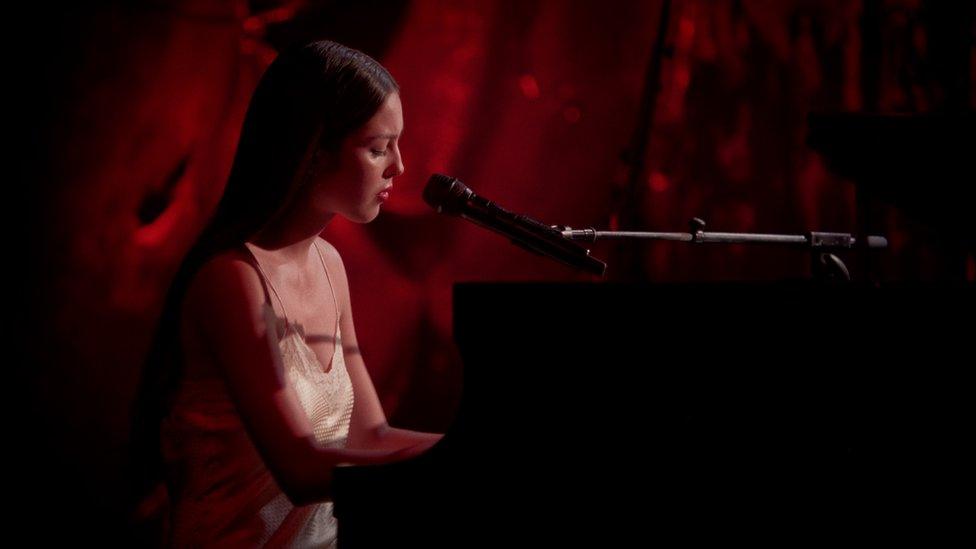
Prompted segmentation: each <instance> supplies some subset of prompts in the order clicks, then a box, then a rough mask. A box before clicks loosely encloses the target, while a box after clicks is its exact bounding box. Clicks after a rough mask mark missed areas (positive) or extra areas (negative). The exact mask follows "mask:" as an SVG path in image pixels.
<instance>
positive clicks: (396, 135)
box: [366, 130, 403, 139]
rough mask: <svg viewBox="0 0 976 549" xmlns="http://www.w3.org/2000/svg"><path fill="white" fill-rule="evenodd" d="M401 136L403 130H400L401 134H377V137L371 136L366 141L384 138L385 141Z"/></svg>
mask: <svg viewBox="0 0 976 549" xmlns="http://www.w3.org/2000/svg"><path fill="white" fill-rule="evenodd" d="M401 135H403V130H400V133H379V134H376V135H371V136H369V137H367V138H366V139H378V138H383V139H396V138H398V137H400V136H401Z"/></svg>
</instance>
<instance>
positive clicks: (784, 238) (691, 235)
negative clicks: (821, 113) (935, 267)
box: [552, 217, 888, 281]
mask: <svg viewBox="0 0 976 549" xmlns="http://www.w3.org/2000/svg"><path fill="white" fill-rule="evenodd" d="M688 225H689V228H690V232H687V233H667V232H637V231H597V230H595V229H593V228H589V229H573V228H572V227H567V226H564V225H553V226H552V228H553V229H556V230H557V231H559V232H560V233H561V234H562V235H563V237H564V238H566V239H568V240H582V241H586V242H596V240H597V239H602V240H621V239H642V240H671V241H675V242H691V243H693V244H779V245H786V246H793V247H801V248H806V249H808V250H810V260H811V269H812V271H813V275H814V278H815V279H817V280H842V281H850V280H851V274H850V271H849V270H848V269H847V266H846V265H845V264H844V262H843V261H841V259H840V258H839V257H837V256H836V255H834V254H833V253H831V252H833V251H837V250H848V249H852V248H854V247H855V246H856V245H857V242H856V239H855V237H854V236H853V235H851V234H850V233H828V232H822V231H811V232H808V233H806V234H756V233H719V232H705V230H704V229H705V222H704V221H703V220H702V219H700V218H698V217H695V218H693V219H692V220H691V221H689V222H688ZM887 247H888V240H887V239H886V238H885V237H883V236H868V237H867V242H866V248H875V249H878V248H887Z"/></svg>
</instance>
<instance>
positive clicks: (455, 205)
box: [423, 173, 607, 276]
mask: <svg viewBox="0 0 976 549" xmlns="http://www.w3.org/2000/svg"><path fill="white" fill-rule="evenodd" d="M423 199H424V202H426V203H427V204H429V205H430V207H432V208H434V209H435V210H437V213H443V214H449V215H456V216H459V217H462V218H464V219H467V220H469V221H472V222H474V223H476V224H478V225H481V226H482V227H485V228H486V229H489V230H492V231H495V232H496V233H499V234H502V235H504V236H506V237H508V238H510V239H511V241H512V244H515V245H516V246H519V247H521V248H524V249H526V250H528V251H530V252H533V253H535V254H538V255H542V256H547V257H550V258H552V259H555V260H556V261H559V262H561V263H564V264H566V265H569V266H570V267H574V268H576V269H582V270H584V271H586V272H589V273H592V274H597V275H600V276H603V273H604V272H605V271H606V268H607V264H606V263H604V262H602V261H600V260H599V259H597V258H595V257H591V256H590V250H588V249H586V248H584V247H582V246H580V245H579V244H577V243H575V242H573V241H572V240H569V239H567V238H566V237H564V236H563V234H562V232H560V231H559V230H557V229H556V228H554V227H550V226H549V225H545V224H543V223H540V222H538V221H536V220H535V219H532V218H531V217H527V216H524V215H516V214H514V213H512V212H510V211H508V210H505V209H503V208H501V207H499V206H498V205H496V204H495V203H494V202H492V201H490V200H487V199H485V198H483V197H480V196H478V195H476V194H475V193H474V192H473V191H472V190H471V189H469V188H468V187H467V186H465V185H464V183H461V181H460V180H458V179H456V178H454V177H449V176H446V175H441V174H438V173H435V174H434V175H432V176H430V179H428V180H427V186H426V187H425V188H424V194H423Z"/></svg>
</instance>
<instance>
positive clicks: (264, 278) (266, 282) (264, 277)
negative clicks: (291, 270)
mask: <svg viewBox="0 0 976 549" xmlns="http://www.w3.org/2000/svg"><path fill="white" fill-rule="evenodd" d="M244 248H245V249H247V252H248V254H250V256H251V257H252V258H253V259H254V264H255V266H257V268H258V271H260V272H261V276H260V278H261V285H262V286H264V296H265V299H267V300H268V304H269V305H270V303H271V298H270V296H269V295H268V288H269V287H270V288H271V291H272V292H273V293H274V295H275V297H276V298H278V304H279V305H281V313H282V314H283V315H284V317H285V327H286V330H290V329H291V322H289V321H288V310H287V309H285V302H284V301H282V300H281V296H280V295H278V290H276V289H275V287H274V284H272V283H271V278H270V277H269V276H268V273H266V272H265V271H264V267H262V266H261V262H260V261H258V258H257V256H256V255H254V252H252V251H251V248H250V247H249V246H248V245H247V242H245V243H244Z"/></svg>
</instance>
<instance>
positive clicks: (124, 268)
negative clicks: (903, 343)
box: [6, 0, 976, 541]
mask: <svg viewBox="0 0 976 549" xmlns="http://www.w3.org/2000/svg"><path fill="white" fill-rule="evenodd" d="M662 5H663V4H662V2H660V1H651V2H647V1H639V0H632V1H624V0H615V1H601V2H595V1H594V2H556V1H548V2H547V1H514V0H512V1H498V2H489V1H479V2H460V1H434V0H415V1H413V2H408V1H402V2H375V1H372V2H370V1H366V2H330V1H313V0H309V1H299V2H287V1H282V2H272V1H251V2H247V1H242V0H239V1H221V0H209V1H207V0H202V1H194V0H186V1H173V2H165V1H159V2H135V1H133V2H122V1H116V2H108V1H103V2H95V3H85V5H84V6H79V5H72V6H70V7H65V6H58V5H56V4H50V3H49V4H45V5H44V6H43V7H24V6H21V7H18V8H15V9H13V11H11V12H10V13H9V20H8V25H7V26H8V27H9V31H8V32H7V34H6V38H7V40H8V41H9V44H8V45H7V48H6V51H7V53H8V56H7V57H8V62H9V63H8V67H10V68H9V70H10V71H11V75H12V78H10V80H9V82H8V85H7V86H8V91H10V92H12V95H11V99H10V100H9V106H10V108H11V113H10V115H11V118H10V119H11V120H12V121H13V123H12V125H10V126H8V131H10V133H11V134H12V136H13V138H14V139H13V140H12V142H13V143H14V146H13V147H11V148H8V150H9V151H11V152H12V156H13V160H14V162H13V165H14V166H15V168H14V174H15V177H14V179H13V180H14V182H15V184H14V185H10V186H8V187H7V189H8V192H10V193H11V194H10V195H8V196H9V197H10V201H9V202H8V205H9V207H10V211H9V214H8V216H7V219H8V221H11V222H12V223H11V227H10V228H9V229H8V234H9V235H10V240H9V241H10V242H11V243H12V244H13V246H12V247H10V248H9V250H10V253H11V258H10V263H9V264H10V267H8V268H9V269H10V270H11V271H12V272H14V273H17V274H18V275H19V277H18V278H21V280H19V281H17V284H16V285H12V286H11V288H10V289H9V290H8V295H10V296H12V297H14V298H15V299H13V300H12V301H11V303H12V305H13V311H12V312H13V313H14V315H13V316H15V319H14V320H13V321H12V325H14V326H15V328H16V329H15V331H14V332H13V335H14V345H13V348H15V349H17V352H16V353H15V358H14V360H13V365H12V366H13V370H14V371H15V372H16V373H17V374H21V373H23V374H25V376H24V378H23V380H21V376H20V375H15V376H12V378H11V380H12V381H11V386H10V393H11V395H12V396H13V397H14V398H12V399H10V402H11V403H12V404H13V406H12V413H11V415H10V417H11V420H12V422H13V425H14V427H15V428H14V429H13V430H12V432H14V433H15V434H16V435H18V436H19V437H21V438H18V439H16V440H17V443H15V444H12V445H11V447H10V448H11V449H10V450H9V452H10V453H11V454H13V457H15V458H18V462H17V463H18V464H20V465H18V468H17V469H15V470H14V471H13V472H14V487H15V488H22V489H23V490H24V491H25V492H24V493H25V494H26V495H27V497H26V499H23V500H21V501H23V502H24V507H25V508H26V509H27V513H26V514H27V515H28V516H30V517H33V518H34V519H37V520H38V521H39V524H41V525H48V524H49V525H51V527H53V528H54V530H53V531H51V532H50V533H51V535H53V536H54V537H55V538H61V537H64V538H65V539H71V540H82V539H104V540H106V541H110V540H113V539H116V536H118V535H120V532H121V531H122V527H121V525H122V524H123V522H124V518H125V516H126V515H127V513H129V512H130V511H131V510H129V509H126V508H125V507H124V505H123V504H122V498H121V494H122V493H123V492H124V480H123V478H122V476H121V475H120V470H121V466H122V462H123V459H124V449H125V444H126V437H127V433H128V427H129V421H130V419H131V418H130V415H129V409H130V408H129V407H130V406H131V404H132V399H133V398H134V396H135V390H136V386H137V382H138V379H139V375H140V371H139V367H140V363H141V360H142V358H143V356H144V354H145V352H146V350H147V347H148V344H149V337H150V335H151V332H152V328H153V326H154V323H155V321H156V315H157V314H158V312H159V310H160V307H161V305H162V303H161V300H162V297H163V292H164V290H165V288H166V286H167V284H168V283H169V280H170V277H171V276H172V275H173V274H174V270H175V268H176V266H177V265H178V263H179V261H180V259H181V257H182V254H183V253H185V251H186V250H187V249H188V247H189V246H190V245H191V244H192V241H193V239H194V238H195V236H196V234H197V232H198V231H199V230H200V229H201V228H202V226H203V224H204V223H205V221H206V219H207V217H208V216H209V215H210V213H211V212H212V209H213V207H214V206H215V204H216V202H217V200H218V198H219V196H220V194H221V191H222V189H223V185H224V183H225V178H226V175H227V172H228V171H229V167H230V162H231V159H232V156H233V153H234V148H235V146H236V139H237V135H238V131H239V128H240V124H241V121H242V118H243V114H244V110H245V108H246V105H247V101H248V99H249V96H250V93H251V91H252V90H253V87H254V85H255V84H256V82H257V79H258V78H259V76H260V75H261V73H262V71H263V69H264V67H266V66H267V64H268V63H269V62H270V60H271V59H272V58H273V57H274V55H275V52H276V51H278V50H279V49H280V48H282V47H284V46H285V45H287V44H290V43H292V42H295V41H304V40H310V39H320V38H329V39H333V40H337V41H339V42H342V43H345V44H346V45H349V46H352V47H356V48H359V49H362V50H363V51H365V52H367V53H369V54H370V55H372V56H373V57H375V58H376V59H378V60H379V61H380V62H381V63H383V64H384V65H385V66H386V67H387V68H388V69H389V70H390V71H391V73H392V74H393V76H394V77H395V78H396V79H397V80H398V82H399V83H400V86H401V88H402V100H403V105H404V119H405V133H404V137H403V139H402V145H401V150H402V151H403V153H404V157H405V158H404V163H405V165H406V172H405V174H404V175H403V176H402V177H401V178H400V179H399V180H398V181H397V182H396V189H395V190H394V193H393V197H392V198H391V200H390V201H389V202H388V203H387V205H386V206H384V211H383V212H382V213H381V214H380V216H379V217H378V218H377V219H376V221H374V222H373V223H370V224H368V225H356V224H352V223H349V222H347V221H345V220H342V219H337V220H336V221H335V222H334V223H332V224H331V225H330V226H329V227H328V229H327V230H326V231H325V233H323V236H324V238H326V239H327V240H329V241H330V242H332V243H333V244H335V246H336V247H337V248H338V249H339V251H340V253H341V254H342V255H343V258H344V261H345V264H346V267H347V270H348V272H349V278H350V281H351V282H350V285H351V292H352V301H353V304H354V305H353V306H354V308H355V314H356V320H357V333H358V334H359V338H360V340H361V343H362V346H363V348H364V349H365V350H364V355H365V356H366V361H367V365H368V367H369V369H370V372H371V374H372V376H373V379H374V381H375V383H376V386H377V389H378V391H379V393H380V396H381V398H382V400H383V404H384V407H385V409H386V412H387V415H388V417H389V418H390V420H391V423H393V424H394V425H397V426H401V427H407V428H416V429H424V430H443V429H445V428H446V426H447V425H448V424H449V422H450V418H451V417H452V413H453V411H454V410H455V408H456V406H457V400H458V398H459V391H460V368H461V363H460V358H459V355H458V353H457V349H456V347H455V345H454V343H453V341H452V334H451V288H452V284H454V283H455V282H459V281H521V280H531V281H557V282H566V281H589V280H593V279H591V278H590V277H588V276H586V275H583V274H579V273H576V272H574V271H572V270H570V269H568V268H566V267H564V266H562V265H560V264H558V263H554V262H551V261H548V260H546V259H544V258H540V257H537V256H534V255H530V254H527V253H526V252H524V251H523V250H521V249H518V248H515V247H513V246H511V245H510V244H509V243H508V242H507V241H506V240H505V239H503V238H501V237H499V236H497V235H494V234H492V233H489V232H486V231H483V230H481V229H478V228H477V227H474V226H472V225H469V224H467V223H464V222H462V221H459V220H456V219H449V218H445V217H442V216H439V215H437V214H436V213H434V212H433V211H432V210H431V209H430V208H429V207H427V206H426V205H425V204H424V203H423V202H422V201H421V199H420V193H421V190H422V189H423V186H424V184H425V183H426V181H427V178H428V177H429V175H430V174H431V173H435V172H437V173H445V174H449V175H452V176H455V177H458V178H460V179H461V180H462V181H464V182H465V183H466V184H467V185H468V186H469V187H471V188H472V189H474V190H475V191H476V192H478V193H479V194H481V195H484V196H486V197H489V198H490V199H492V200H494V201H496V202H497V203H499V204H500V205H502V206H504V207H506V208H507V209H510V210H513V211H517V212H521V213H525V214H528V215H531V216H533V217H535V218H537V219H540V220H542V221H544V222H547V223H551V224H564V225H570V226H572V227H574V228H582V227H591V226H592V227H596V228H598V229H606V228H618V229H633V230H653V231H683V230H685V229H686V227H687V222H688V220H689V219H690V218H691V217H693V216H698V217H701V218H703V219H705V220H706V221H707V222H708V229H709V230H716V231H743V232H758V233H802V232H805V231H808V230H825V231H843V232H854V231H855V230H857V229H858V222H859V220H860V221H861V223H864V224H865V226H867V227H868V228H869V229H870V230H871V232H872V233H874V234H882V235H884V236H886V237H887V238H888V241H889V244H890V247H889V248H888V249H887V250H885V251H884V252H883V253H881V254H878V255H876V256H875V258H874V259H873V260H872V264H871V266H870V267H871V270H870V272H868V273H861V272H860V271H859V274H864V275H865V277H867V278H870V279H871V280H873V281H875V282H876V283H879V284H884V283H905V282H913V281H923V282H937V283H938V282H958V281H969V282H972V281H974V280H976V256H974V254H973V251H972V247H971V246H970V245H967V244H966V241H965V239H966V237H965V236H960V235H959V234H958V232H956V231H954V230H951V229H950V230H949V231H946V230H945V229H944V226H940V225H938V224H933V223H932V222H931V219H930V218H926V217H925V216H917V215H912V214H910V213H906V212H907V210H906V209H905V208H904V207H901V206H898V205H895V204H893V202H895V201H886V200H877V201H872V202H870V203H866V202H864V201H862V202H861V203H860V206H859V204H858V201H857V200H856V199H855V195H856V189H857V188H858V186H857V184H856V178H855V177H853V176H851V174H850V173H838V171H837V170H835V169H834V168H835V164H834V163H833V162H832V161H831V160H830V159H828V158H825V157H824V156H823V155H821V154H820V153H818V152H817V151H815V150H813V148H811V147H810V145H808V137H809V132H808V130H809V125H808V120H809V118H808V117H809V116H810V115H811V113H843V112H860V113H882V114H901V115H905V116H927V115H932V114H937V115H939V116H946V117H949V118H951V119H957V118H959V119H963V118H961V117H963V115H964V114H965V113H969V114H967V116H969V117H970V120H971V111H972V108H973V106H974V104H976V99H974V97H976V96H974V91H973V85H972V84H973V81H974V80H976V78H974V75H976V64H974V61H973V58H974V56H973V41H972V36H973V16H972V13H973V12H972V9H973V8H972V4H971V3H968V2H960V3H955V2H935V1H932V2H924V1H921V0H916V1H893V0H885V1H875V0H862V1H823V2H813V1H801V0H793V1H782V2H773V1H760V0H753V1H745V0H743V1H721V2H711V1H706V0H685V1H678V2H674V3H673V4H672V5H671V11H670V17H669V19H668V24H667V26H666V28H667V35H666V36H665V40H664V42H665V44H666V45H667V46H668V49H669V53H670V55H667V56H664V58H663V60H662V63H661V67H660V71H659V73H658V74H659V78H660V88H659V90H658V91H657V93H656V95H654V96H653V109H652V110H651V114H652V119H651V121H652V124H651V125H650V126H649V142H648V143H647V144H646V147H644V149H642V150H640V151H631V153H630V154H629V156H628V155H624V154H623V153H624V151H625V150H627V149H628V147H630V145H631V142H632V136H633V134H634V132H635V130H636V129H637V128H638V127H639V126H640V125H641V123H642V121H644V120H647V118H646V117H643V118H642V116H641V110H640V106H641V104H642V101H646V100H647V99H646V98H645V97H646V95H647V92H648V90H647V88H646V86H645V75H646V72H647V70H648V65H649V63H650V60H651V58H652V55H653V53H654V44H655V40H656V39H657V29H658V28H659V20H660V15H661V11H662ZM966 128H968V126H967V127H966ZM961 135H963V136H964V138H966V139H972V134H971V133H968V131H963V132H962V134H961ZM889 137H890V136H889ZM895 139H896V142H898V143H901V145H903V146H902V147H900V148H899V151H898V153H897V154H895V155H893V156H892V155H889V156H890V158H889V156H886V155H885V151H886V149H884V148H882V149H881V150H880V151H877V150H875V153H876V154H875V156H874V157H872V162H873V161H874V160H876V159H881V161H884V160H885V159H886V158H888V159H889V160H890V162H892V163H895V162H897V161H904V160H905V159H906V157H907V158H908V159H909V160H912V159H913V156H914V155H913V154H912V151H913V150H915V149H914V148H913V147H914V145H912V144H911V143H908V142H907V141H898V139H899V138H897V137H896V138H895ZM828 142H829V143H832V142H835V141H833V140H831V139H828ZM878 142H879V141H877V136H874V137H872V138H868V139H866V140H865V141H864V145H865V146H866V147H869V146H870V145H871V144H872V143H874V144H877V143H878ZM960 150H963V151H965V150H967V149H965V148H963V149H960ZM968 150H972V149H968ZM906 151H907V152H906ZM637 157H639V158H641V159H642V160H643V163H644V166H643V169H641V170H640V171H639V173H637V174H636V175H635V180H636V181H637V182H638V186H637V187H636V188H634V187H628V185H627V182H628V179H629V170H630V165H628V164H627V163H625V160H626V159H631V160H633V159H635V158H637ZM957 161H958V162H959V164H958V165H959V166H961V167H962V168H963V169H967V168H968V169H969V170H972V164H973V159H972V157H971V156H968V155H967V157H965V158H961V159H957ZM943 162H945V160H944V159H941V160H940V166H939V168H940V169H935V168H936V167H935V166H933V169H932V171H931V172H927V171H926V166H930V165H931V160H930V159H928V158H923V157H922V155H921V153H919V158H918V162H917V164H920V165H922V166H923V168H922V169H920V170H916V171H914V172H912V174H913V179H912V180H911V181H907V182H901V183H900V184H899V189H900V191H899V194H898V197H899V200H901V202H902V203H904V202H905V201H906V197H907V201H908V202H911V201H912V200H913V199H916V200H930V199H935V200H946V201H949V202H952V201H955V202H956V203H957V205H958V203H959V202H960V199H959V198H958V197H959V196H960V195H959V194H953V193H954V191H956V190H958V188H960V187H963V188H969V189H971V187H972V184H973V180H972V179H967V178H966V177H965V174H967V173H968V174H971V173H972V172H971V171H969V172H965V171H964V172H962V173H963V174H964V175H963V176H962V177H961V178H960V179H959V180H956V181H953V182H951V184H950V183H947V182H946V181H945V180H943V174H944V172H945V170H944V169H942V168H943V167H944V166H942V165H941V163H943ZM855 164H857V167H858V168H860V170H854V171H856V172H858V173H863V172H869V173H870V172H871V171H872V170H874V169H875V168H877V169H883V168H884V166H883V165H878V166H876V165H875V164H871V163H869V162H867V161H866V160H865V161H864V162H861V163H860V164H858V163H857V162H855ZM898 165H900V164H898ZM840 172H844V170H840ZM926 173H932V174H935V175H933V176H931V177H926V176H925V174H926ZM916 176H917V177H916ZM968 192H970V193H971V190H970V191H968ZM962 196H967V195H965V194H963V195H962ZM968 196H971V195H968ZM954 197H955V198H954ZM859 211H860V212H861V213H862V215H861V216H859V215H858V212H859ZM954 211H956V212H960V211H961V212H962V213H961V214H960V213H956V214H955V215H956V216H957V217H958V216H959V215H965V214H966V212H967V211H971V210H967V209H966V208H962V209H957V210H954ZM963 226H964V227H965V226H966V224H965V223H963ZM969 242H971V240H970V241H969ZM592 251H593V255H595V256H597V257H600V258H602V259H605V260H607V261H608V263H609V268H608V273H607V279H608V280H621V281H638V282H648V283H655V282H715V283H719V282H725V281H777V280H785V279H802V278H806V277H808V276H809V258H808V256H807V254H806V253H804V252H802V251H795V250H782V249H771V248H765V247H749V246H743V245H734V246H714V247H695V246H689V245H686V244H676V243H663V242H655V243H644V244H640V245H632V246H630V245H628V246H609V245H607V244H605V243H596V244H594V245H592ZM845 257H846V256H845ZM846 258H848V259H849V257H846ZM513 314H517V312H514V311H513ZM31 524H32V523H23V525H24V527H25V528H29V527H30V525H31ZM49 528H50V527H49Z"/></svg>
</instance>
